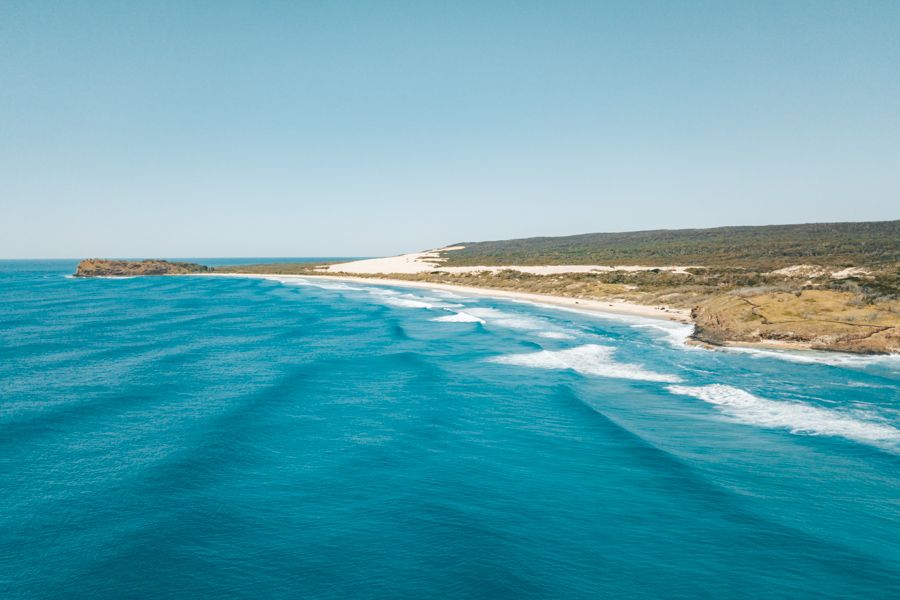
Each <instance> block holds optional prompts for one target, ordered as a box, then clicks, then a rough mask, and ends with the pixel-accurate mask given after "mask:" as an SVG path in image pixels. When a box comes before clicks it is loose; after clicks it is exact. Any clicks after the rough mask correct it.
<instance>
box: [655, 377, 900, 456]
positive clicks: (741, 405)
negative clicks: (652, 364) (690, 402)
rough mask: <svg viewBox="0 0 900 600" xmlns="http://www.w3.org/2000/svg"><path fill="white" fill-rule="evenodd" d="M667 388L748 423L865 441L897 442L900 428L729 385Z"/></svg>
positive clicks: (870, 442) (794, 431) (899, 438)
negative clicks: (775, 398)
mask: <svg viewBox="0 0 900 600" xmlns="http://www.w3.org/2000/svg"><path fill="white" fill-rule="evenodd" d="M668 389H669V391H670V392H672V393H673V394H678V395H681V396H693V397H694V398H697V399H699V400H703V401H704V402H707V403H709V404H714V405H716V407H718V408H719V410H721V411H722V412H723V413H724V414H725V415H727V416H729V417H731V418H733V419H735V420H737V421H740V422H742V423H747V424H750V425H758V426H761V427H771V428H776V429H788V430H789V431H790V432H791V433H795V434H801V435H828V436H836V437H843V438H846V439H849V440H853V441H857V442H863V443H869V444H884V443H886V442H887V443H891V444H896V443H900V430H898V429H897V428H895V427H892V426H891V425H888V424H886V423H879V422H877V421H873V420H866V419H862V418H859V417H857V416H854V415H851V414H847V413H841V412H838V411H835V410H830V409H827V408H819V407H817V406H810V405H808V404H804V403H802V402H788V401H776V400H767V399H765V398H760V397H758V396H754V395H753V394H751V393H750V392H747V391H745V390H742V389H739V388H736V387H731V386H730V385H722V384H713V385H704V386H699V387H690V386H683V385H671V386H669V388H668Z"/></svg>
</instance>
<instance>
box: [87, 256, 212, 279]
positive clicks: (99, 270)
mask: <svg viewBox="0 0 900 600" xmlns="http://www.w3.org/2000/svg"><path fill="white" fill-rule="evenodd" d="M209 270H210V269H209V267H206V266H204V265H198V264H194V263H186V262H169V261H166V260H140V261H131V260H104V259H100V258H88V259H85V260H83V261H81V262H80V263H78V267H77V268H76V269H75V277H133V276H136V275H186V274H188V273H204V272H206V271H209Z"/></svg>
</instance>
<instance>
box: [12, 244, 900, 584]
mask: <svg viewBox="0 0 900 600" xmlns="http://www.w3.org/2000/svg"><path fill="white" fill-rule="evenodd" d="M74 265H75V263H74V262H72V261H31V262H26V261H9V262H0V488H2V494H0V528H2V529H0V530H2V532H3V535H2V536H0V597H3V598H62V597H65V598H96V597H108V598H129V597H147V598H150V597H152V598H185V597H217V598H348V597H352V598H421V597H448V598H547V597H561V598H562V597H564V598H597V597H627V598H698V597H728V598H760V597H765V598H847V597H871V598H886V597H890V596H892V595H895V594H896V592H897V590H898V589H900V516H898V514H900V391H898V383H900V361H898V360H897V359H896V358H866V357H853V356H845V355H836V354H835V355H829V354H815V353H798V354H779V353H777V352H763V351H752V352H749V351H728V352H714V351H709V350H702V349H696V348H689V347H685V346H683V345H682V344H681V340H682V339H683V337H684V336H685V335H686V334H687V333H688V331H689V330H688V328H686V327H684V326H681V325H677V324H670V323H666V322H657V321H647V320H641V319H629V318H624V317H610V318H602V317H597V316H592V315H586V314H580V313H576V312H573V311H562V310H557V309H554V308H549V307H541V306H535V305H530V304H525V303H515V302H511V301H503V300H494V299H489V298H469V297H465V296H463V295H460V294H454V293H448V292H443V291H430V290H421V289H403V288H397V287H380V286H376V285H367V284H358V283H355V282H354V283H342V282H337V281H322V280H306V281H303V280H288V279H286V278H285V279H284V280H283V281H276V280H260V279H243V278H198V277H166V278H133V279H123V280H109V279H98V280H77V279H71V278H66V277H65V275H66V274H68V273H71V272H72V271H73V270H74Z"/></svg>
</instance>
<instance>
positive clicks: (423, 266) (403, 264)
mask: <svg viewBox="0 0 900 600" xmlns="http://www.w3.org/2000/svg"><path fill="white" fill-rule="evenodd" d="M461 248H463V246H448V247H446V248H437V249H435V250H428V251H426V252H412V253H410V254H401V255H399V256H389V257H386V258H369V259H365V260H354V261H352V262H346V263H339V264H335V265H329V266H328V267H325V268H323V269H322V270H323V271H328V272H329V273H344V274H350V275H352V274H358V275H359V274H365V275H379V274H380V275H390V274H391V273H403V274H415V273H430V272H433V271H440V272H442V273H476V272H486V271H489V272H492V273H497V272H499V271H504V270H510V271H519V272H521V273H530V274H533V275H559V274H562V273H592V272H609V271H651V270H654V269H657V270H660V271H669V272H672V273H686V269H690V268H692V267H690V266H664V267H646V266H637V265H541V266H534V265H511V266H489V265H484V266H473V267H445V266H443V265H442V264H441V262H442V261H443V260H444V259H442V258H441V256H440V253H441V252H446V251H450V250H459V249H461Z"/></svg>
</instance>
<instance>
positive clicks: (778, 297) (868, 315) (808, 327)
mask: <svg viewBox="0 0 900 600" xmlns="http://www.w3.org/2000/svg"><path fill="white" fill-rule="evenodd" d="M691 316H692V317H693V319H694V323H695V326H696V327H695V332H694V337H695V338H696V339H698V340H700V341H703V342H707V343H711V344H716V345H727V344H729V343H756V344H760V343H762V344H766V343H769V344H773V345H777V344H788V345H790V344H796V345H802V346H806V347H809V348H813V349H818V350H839V351H842V352H858V353H890V352H900V303H898V302H893V303H879V304H877V305H875V304H873V305H860V304H858V303H856V301H855V299H854V297H853V295H852V294H849V293H845V292H837V291H825V290H804V291H802V292H797V293H790V292H773V293H766V294H758V295H751V296H740V295H736V294H726V295H722V296H718V297H715V298H712V299H710V300H708V301H706V302H703V303H701V304H700V305H698V306H697V307H695V308H694V310H693V311H692V313H691Z"/></svg>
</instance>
